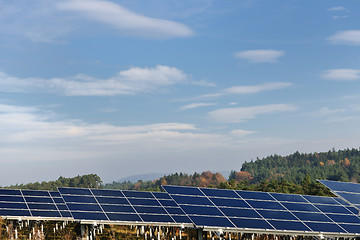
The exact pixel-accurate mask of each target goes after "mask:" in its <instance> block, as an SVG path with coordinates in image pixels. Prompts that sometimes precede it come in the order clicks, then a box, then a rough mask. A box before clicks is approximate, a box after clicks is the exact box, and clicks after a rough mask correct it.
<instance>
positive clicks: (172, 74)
mask: <svg viewBox="0 0 360 240" xmlns="http://www.w3.org/2000/svg"><path fill="white" fill-rule="evenodd" d="M187 78H188V77H187V75H186V74H185V73H183V71H181V70H179V69H177V68H175V67H169V66H162V65H157V66H156V67H154V68H140V67H133V68H130V69H128V70H124V71H121V72H119V73H118V74H117V75H115V76H113V77H110V78H108V79H97V78H93V77H90V76H87V75H83V74H79V75H77V76H73V77H69V78H51V79H42V78H23V79H21V78H16V77H12V76H9V75H7V74H5V73H2V72H0V92H56V93H60V94H65V95H69V96H113V95H129V94H137V93H141V92H152V91H155V90H157V89H159V88H161V87H164V86H169V85H173V84H177V83H182V82H185V81H186V80H187Z"/></svg>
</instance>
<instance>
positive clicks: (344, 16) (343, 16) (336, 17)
mask: <svg viewBox="0 0 360 240" xmlns="http://www.w3.org/2000/svg"><path fill="white" fill-rule="evenodd" d="M348 17H349V16H348V15H342V16H333V17H332V18H333V19H334V20H336V19H344V18H348Z"/></svg>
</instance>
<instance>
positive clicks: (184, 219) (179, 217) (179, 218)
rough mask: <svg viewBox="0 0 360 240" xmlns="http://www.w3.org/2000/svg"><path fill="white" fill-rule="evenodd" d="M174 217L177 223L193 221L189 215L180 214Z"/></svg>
mask: <svg viewBox="0 0 360 240" xmlns="http://www.w3.org/2000/svg"><path fill="white" fill-rule="evenodd" d="M172 218H173V219H174V220H175V222H177V223H192V221H191V220H190V218H188V217H187V216H179V215H173V216H172Z"/></svg>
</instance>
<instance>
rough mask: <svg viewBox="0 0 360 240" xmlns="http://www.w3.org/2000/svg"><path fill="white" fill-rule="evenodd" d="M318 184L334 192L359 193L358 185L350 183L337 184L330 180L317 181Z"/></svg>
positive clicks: (359, 187)
mask: <svg viewBox="0 0 360 240" xmlns="http://www.w3.org/2000/svg"><path fill="white" fill-rule="evenodd" d="M318 181H319V182H320V183H322V184H323V185H325V186H326V187H328V188H329V189H330V190H331V191H334V192H337V191H339V192H349V193H360V184H358V183H351V182H337V181H330V180H318Z"/></svg>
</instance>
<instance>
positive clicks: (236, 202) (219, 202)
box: [210, 198, 250, 208]
mask: <svg viewBox="0 0 360 240" xmlns="http://www.w3.org/2000/svg"><path fill="white" fill-rule="evenodd" d="M210 200H211V201H212V202H213V203H214V204H215V205H216V206H225V207H240V208H250V206H249V205H248V204H247V203H246V202H245V201H244V200H240V199H229V198H210Z"/></svg>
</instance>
